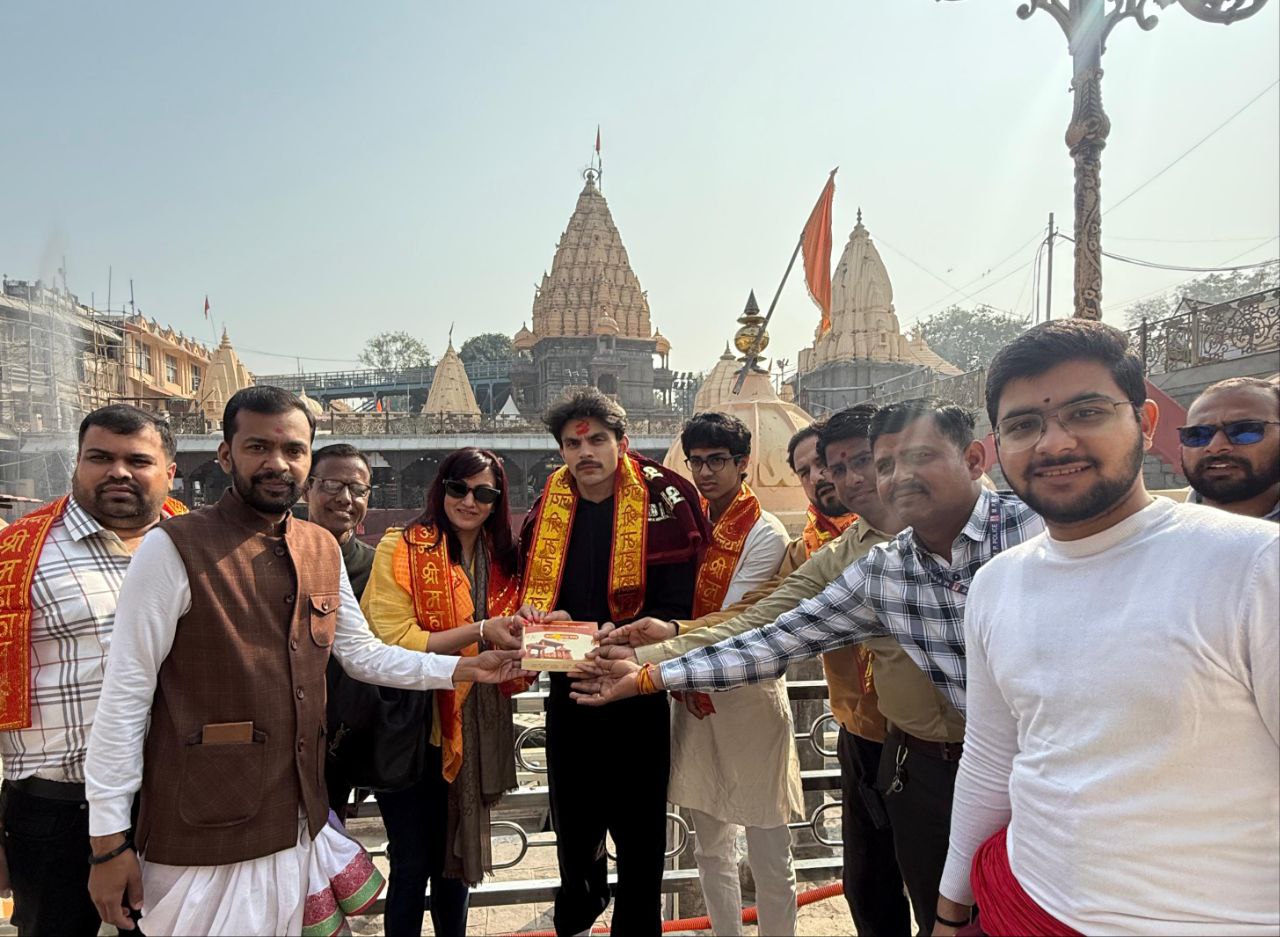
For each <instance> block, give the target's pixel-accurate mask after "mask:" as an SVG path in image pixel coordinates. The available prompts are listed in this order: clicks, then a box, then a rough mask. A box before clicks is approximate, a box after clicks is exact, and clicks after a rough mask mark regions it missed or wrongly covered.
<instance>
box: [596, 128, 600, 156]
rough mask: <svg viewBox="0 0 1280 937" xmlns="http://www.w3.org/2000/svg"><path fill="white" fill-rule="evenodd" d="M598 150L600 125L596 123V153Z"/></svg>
mask: <svg viewBox="0 0 1280 937" xmlns="http://www.w3.org/2000/svg"><path fill="white" fill-rule="evenodd" d="M599 152H600V125H599V124H596V153H597V154H599Z"/></svg>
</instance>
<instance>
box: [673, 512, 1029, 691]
mask: <svg viewBox="0 0 1280 937" xmlns="http://www.w3.org/2000/svg"><path fill="white" fill-rule="evenodd" d="M1043 530H1044V522H1043V521H1041V519H1040V516H1039V515H1038V514H1036V513H1035V512H1034V511H1032V510H1031V508H1029V507H1027V506H1026V505H1025V504H1023V503H1022V502H1021V501H1019V500H1018V499H1017V498H1016V497H1015V496H1014V495H1013V494H1012V493H1011V492H1006V491H1001V492H995V491H988V490H987V489H985V488H984V489H983V490H982V492H981V494H979V495H978V500H977V502H976V503H975V504H974V506H973V512H972V513H971V514H970V515H969V521H968V523H967V524H965V527H964V530H963V531H961V533H960V536H958V537H957V538H956V539H955V542H954V543H953V544H952V545H951V564H950V565H949V566H948V565H947V564H946V563H945V562H944V561H943V560H942V559H941V558H940V557H937V556H934V555H933V554H931V553H929V552H928V551H927V550H926V549H925V548H924V547H923V546H921V544H920V543H919V542H918V541H917V540H916V539H915V536H914V534H913V533H912V531H911V529H910V528H908V529H907V530H904V531H903V532H902V533H900V534H898V535H897V536H896V537H894V538H893V539H892V540H890V541H888V542H887V543H881V544H877V545H876V546H874V547H872V548H871V550H870V551H869V552H868V553H867V555H866V556H865V557H863V558H862V559H861V560H859V561H858V562H857V563H855V564H853V565H852V566H850V567H849V568H848V569H846V570H845V571H844V574H843V575H842V576H841V577H840V578H839V579H837V580H835V581H834V582H832V583H831V585H829V586H827V588H826V589H824V590H823V591H822V592H821V593H819V594H818V595H816V596H814V597H813V598H811V599H806V600H805V601H803V602H801V603H800V604H799V605H797V606H796V607H795V608H794V609H792V610H791V611H789V612H787V613H786V614H785V615H783V616H782V617H780V618H779V619H778V620H777V621H775V622H774V623H773V624H771V625H766V626H765V627H763V628H759V629H757V630H755V631H748V632H747V633H746V634H741V635H738V636H737V637H736V638H730V639H729V640H727V641H721V642H720V643H719V644H715V645H712V646H711V647H704V648H699V649H698V650H696V651H690V652H689V653H688V654H685V655H684V656H683V657H677V658H675V659H674V660H669V661H667V662H666V663H664V664H662V665H661V671H660V672H661V675H662V683H663V685H664V686H665V687H667V688H668V689H671V690H723V689H728V688H730V687H734V686H739V685H741V684H743V683H756V682H758V681H760V680H770V679H773V678H775V677H780V676H782V674H783V673H784V672H785V671H786V669H787V667H788V666H789V665H791V664H792V663H795V662H796V661H800V660H805V659H807V658H810V657H815V656H817V655H818V654H824V653H826V652H828V651H834V650H835V649H836V648H840V647H844V646H845V645H846V644H856V643H858V642H860V641H865V640H866V639H867V638H871V637H876V636H878V635H884V634H888V635H892V636H893V637H895V638H897V639H898V641H899V642H900V643H901V644H902V647H903V649H904V650H905V651H906V652H907V655H908V656H909V657H910V658H911V659H912V660H913V661H915V662H916V664H917V665H918V666H919V667H920V669H921V670H923V671H924V672H925V674H927V675H928V677H929V679H930V680H932V681H933V684H934V686H936V687H937V688H938V689H939V690H940V691H941V692H942V693H943V695H944V696H946V698H947V699H948V700H949V701H950V702H951V704H952V705H953V706H955V708H956V709H957V710H959V711H960V712H961V713H963V712H964V679H965V671H964V604H965V596H966V595H967V593H968V589H969V584H970V583H971V582H973V577H974V574H975V573H977V571H978V570H979V569H980V568H981V567H982V566H983V564H985V563H986V562H987V561H988V560H990V559H991V557H993V556H995V555H996V553H999V552H1000V551H1001V550H1004V549H1007V548H1008V547H1014V546H1017V545H1018V544H1020V543H1022V542H1023V541H1025V540H1029V539H1031V538H1032V537H1034V536H1035V535H1036V534H1039V533H1040V532H1041V531H1043ZM945 583H949V584H950V585H947V584H945Z"/></svg>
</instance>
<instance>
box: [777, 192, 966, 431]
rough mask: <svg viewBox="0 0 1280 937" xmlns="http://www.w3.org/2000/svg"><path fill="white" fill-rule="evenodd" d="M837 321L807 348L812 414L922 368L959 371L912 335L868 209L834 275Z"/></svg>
mask: <svg viewBox="0 0 1280 937" xmlns="http://www.w3.org/2000/svg"><path fill="white" fill-rule="evenodd" d="M831 280H832V282H831V325H830V328H828V329H827V330H826V331H825V332H824V331H823V330H822V325H821V324H819V325H818V327H817V328H816V329H815V330H814V335H813V344H812V345H811V346H810V347H808V348H804V349H801V351H800V358H799V366H798V369H797V378H796V383H797V388H798V395H799V400H800V402H801V403H802V404H803V405H804V407H805V409H807V410H809V411H810V412H812V413H817V414H822V413H826V412H829V411H830V410H838V409H839V408H840V407H844V406H848V405H849V404H851V403H856V402H857V401H859V400H862V399H864V398H865V396H866V394H865V392H861V391H862V389H864V388H869V387H870V385H872V384H876V383H879V382H880V381H885V380H888V379H889V378H893V377H897V376H898V375H900V374H906V373H908V372H910V371H916V370H919V369H921V368H928V369H929V370H931V371H933V372H935V373H938V374H958V373H960V372H959V369H958V368H956V367H954V366H953V365H951V364H949V363H947V362H946V361H944V360H943V359H942V358H941V357H939V356H938V354H937V353H936V352H935V351H934V350H933V349H932V348H930V347H929V345H928V343H927V342H926V341H925V340H924V336H922V335H913V336H910V337H909V336H906V335H903V334H902V330H901V326H900V325H899V324H898V316H897V313H896V312H895V310H894V307H893V284H892V283H890V281H889V272H888V270H886V269H885V266H884V261H883V260H881V259H880V252H879V251H877V250H876V246H875V244H874V243H873V242H872V240H871V235H870V233H869V232H868V231H867V229H866V227H864V226H863V224H862V211H861V210H859V211H858V222H857V224H856V225H855V226H854V229H853V231H852V232H851V233H850V234H849V241H848V243H847V244H845V248H844V252H843V253H842V254H841V255H840V261H839V263H838V264H837V265H836V270H835V273H834V275H833V276H832V278H831Z"/></svg>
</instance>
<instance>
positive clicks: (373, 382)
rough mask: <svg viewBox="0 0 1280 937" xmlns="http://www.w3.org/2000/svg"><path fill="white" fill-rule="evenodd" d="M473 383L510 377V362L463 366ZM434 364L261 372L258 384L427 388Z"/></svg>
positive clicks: (317, 387)
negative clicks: (277, 372) (290, 372)
mask: <svg viewBox="0 0 1280 937" xmlns="http://www.w3.org/2000/svg"><path fill="white" fill-rule="evenodd" d="M464 366H465V367H466V369H467V377H469V378H470V379H471V380H472V382H477V381H501V380H505V379H507V378H509V377H510V375H511V362H509V361H473V362H471V363H470V364H465V365H464ZM435 373H436V368H435V365H427V366H425V367H420V368H401V369H398V370H396V369H390V368H360V369H356V370H350V371H311V372H306V373H300V374H262V375H259V376H258V378H257V381H258V383H259V384H271V385H273V386H275V387H283V388H284V389H285V390H291V391H293V392H294V393H298V392H299V391H302V390H306V391H308V392H311V391H332V390H344V389H347V388H353V387H381V386H386V387H395V388H426V387H430V386H431V379H432V378H433V377H434V376H435Z"/></svg>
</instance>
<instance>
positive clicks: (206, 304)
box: [204, 294, 209, 319]
mask: <svg viewBox="0 0 1280 937" xmlns="http://www.w3.org/2000/svg"><path fill="white" fill-rule="evenodd" d="M204 317H205V318H206V319H207V318H209V297H208V295H207V294H206V295H205V298H204Z"/></svg>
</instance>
